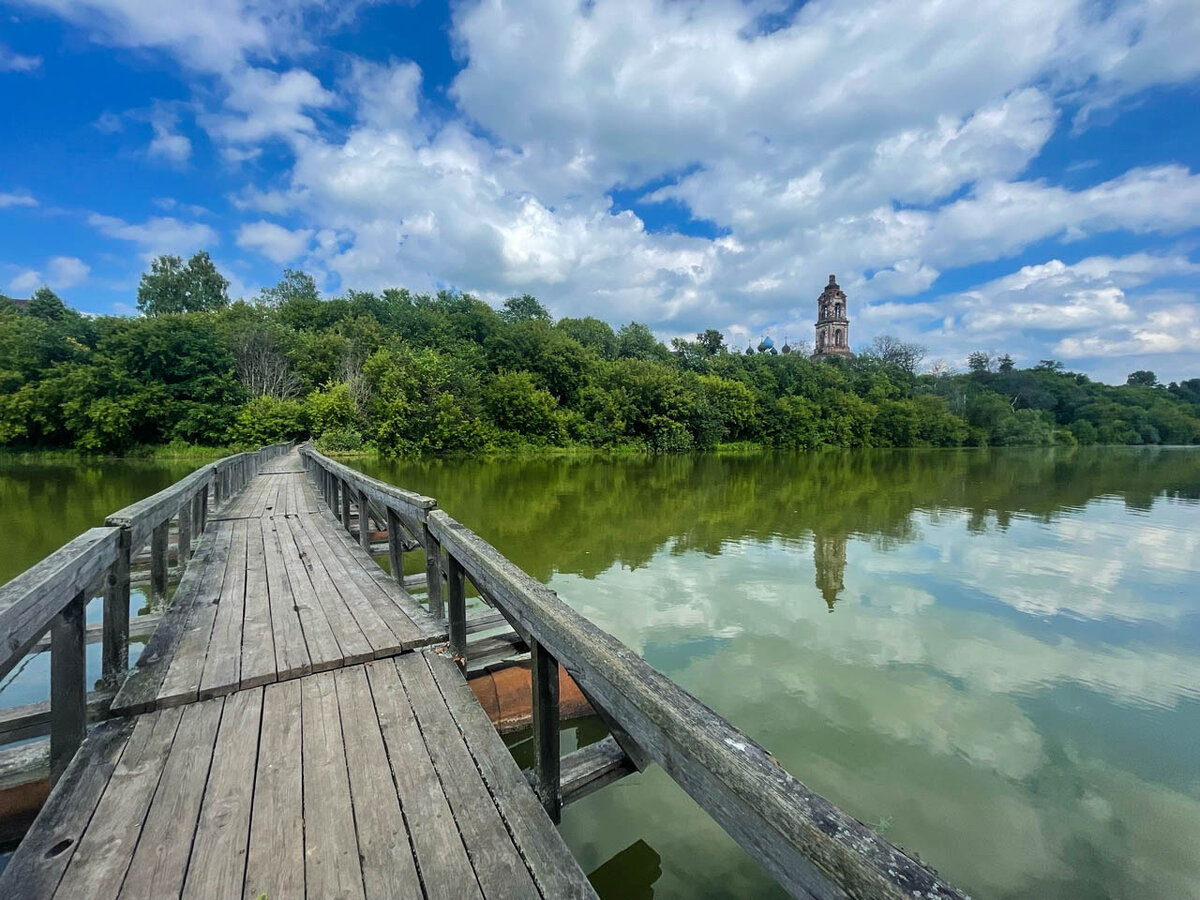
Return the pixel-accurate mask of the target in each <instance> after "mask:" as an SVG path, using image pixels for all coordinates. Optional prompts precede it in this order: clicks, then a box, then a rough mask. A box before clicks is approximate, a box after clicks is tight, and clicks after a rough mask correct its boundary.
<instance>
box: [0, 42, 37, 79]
mask: <svg viewBox="0 0 1200 900" xmlns="http://www.w3.org/2000/svg"><path fill="white" fill-rule="evenodd" d="M41 65H42V58H41V57H40V56H22V55H21V54H20V53H15V52H13V50H11V49H10V48H9V47H6V46H5V45H4V44H0V72H33V71H34V70H36V69H38V68H40V67H41Z"/></svg>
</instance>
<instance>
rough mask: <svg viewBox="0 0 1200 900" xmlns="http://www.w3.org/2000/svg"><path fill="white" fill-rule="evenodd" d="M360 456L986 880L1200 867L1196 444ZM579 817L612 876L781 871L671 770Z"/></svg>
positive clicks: (1190, 883) (631, 883) (800, 773)
mask: <svg viewBox="0 0 1200 900" xmlns="http://www.w3.org/2000/svg"><path fill="white" fill-rule="evenodd" d="M356 464H357V465H358V466H359V467H360V468H362V469H363V470H364V471H366V472H368V473H370V474H372V475H375V476H377V477H380V478H383V479H385V480H387V481H391V482H393V483H396V484H400V485H403V486H404V487H408V488H411V489H414V490H419V491H421V492H423V493H426V494H429V495H431V496H434V497H437V498H438V501H439V504H440V505H441V506H442V507H443V508H445V509H446V510H447V511H448V512H449V513H450V514H451V515H453V516H455V517H456V518H458V519H459V520H461V521H462V522H464V523H466V524H467V525H469V526H470V527H472V528H473V529H475V530H476V531H478V532H479V533H480V534H481V535H483V536H484V537H485V538H487V539H488V540H489V541H491V542H492V543H493V544H495V545H496V546H497V547H498V548H499V549H500V550H501V551H502V552H504V553H505V554H506V555H508V556H509V557H510V558H511V559H512V560H513V561H514V562H516V563H517V564H518V565H520V566H521V567H523V568H524V569H525V570H526V571H528V572H530V573H531V574H533V575H534V576H535V577H537V578H538V579H540V580H542V581H545V582H547V583H548V584H549V585H550V586H551V587H553V588H554V589H555V590H557V591H558V592H559V594H560V595H561V596H562V598H563V599H564V600H565V601H566V602H568V603H570V604H571V605H572V606H574V607H575V608H576V609H578V610H579V611H580V612H582V613H583V614H585V615H587V616H588V617H590V618H591V619H592V620H593V621H595V622H596V623H598V624H599V625H600V626H602V627H603V628H605V629H607V630H608V631H610V632H612V633H613V634H614V635H616V636H617V637H618V638H620V639H621V640H623V641H624V642H626V643H627V644H629V645H630V646H631V647H633V648H634V649H635V650H637V651H638V652H639V653H640V654H642V655H643V656H644V657H645V658H646V659H647V660H648V661H649V662H650V663H651V664H652V665H654V666H655V667H656V668H658V669H660V670H661V671H663V672H664V673H666V674H667V675H669V676H670V677H671V678H673V679H675V680H676V681H677V682H679V683H680V684H682V685H683V686H684V687H685V688H687V689H688V690H689V691H691V692H692V693H694V694H695V695H696V696H698V697H699V698H700V699H702V700H703V701H704V702H706V703H707V704H709V705H710V706H712V707H713V708H714V709H715V710H717V711H718V712H719V713H721V714H722V715H724V716H725V717H727V718H728V719H729V720H731V721H732V722H733V723H734V724H736V725H737V726H739V727H740V728H742V729H744V730H745V731H746V732H748V733H749V734H750V735H751V736H753V737H754V738H755V739H756V740H758V741H759V742H760V743H762V744H763V745H764V746H765V747H766V748H767V749H768V750H770V751H771V752H772V753H773V754H774V755H775V756H776V757H777V758H778V759H779V760H780V761H781V762H782V763H783V765H784V766H785V767H786V768H787V769H788V771H790V772H791V773H793V774H794V775H796V776H797V777H798V778H800V779H801V780H803V781H804V782H806V783H807V784H808V785H809V786H810V787H812V788H813V789H815V790H816V791H818V792H820V793H822V794H824V795H825V796H826V797H828V798H829V799H830V800H832V801H834V802H835V803H837V804H838V805H840V806H842V807H843V808H844V809H846V810H847V811H848V812H850V813H851V814H853V815H855V816H857V817H858V818H859V819H862V820H863V821H864V822H867V823H870V824H873V825H875V826H876V827H877V828H878V830H880V831H881V832H883V833H884V834H885V835H886V836H887V837H888V839H889V840H892V841H893V842H895V843H897V844H900V845H901V846H904V847H906V848H909V849H910V850H915V851H916V852H917V853H919V855H920V856H921V858H922V859H924V860H925V861H927V862H929V863H930V864H932V865H933V866H934V867H935V868H937V869H938V870H940V871H941V872H943V873H944V874H945V875H946V876H948V877H949V878H950V879H952V880H953V881H955V882H956V883H958V884H959V885H960V886H962V887H963V888H964V889H966V890H968V891H970V892H971V893H973V894H975V895H976V896H978V897H1013V898H1017V897H1021V898H1027V897H1056V898H1105V897H1113V898H1135V897H1136V898H1144V897H1189V896H1200V851H1198V850H1197V848H1200V452H1198V451H1196V450H1191V449H1178V450H1175V449H1140V448H1131V449H1125V448H1085V449H1080V450H1078V451H1076V452H1073V453H1072V452H1064V451H1047V450H1011V451H986V450H966V451H922V450H911V451H871V452H861V451H860V452H844V451H825V452H818V453H811V454H802V455H795V454H787V455H769V454H754V455H745V456H743V455H736V456H715V455H708V456H689V457H666V458H658V459H640V458H616V459H611V460H597V459H594V458H582V459H574V458H566V459H551V460H536V461H512V460H505V461H497V462H457V463H441V462H430V463H420V464H413V463H388V462H375V461H371V462H365V461H364V462H359V463H356ZM585 727H588V726H585ZM592 730H593V731H594V727H593V728H592ZM584 739H585V740H587V739H588V738H587V737H586V736H585V737H584ZM522 749H523V748H520V747H518V748H517V750H518V752H521V751H522ZM563 833H564V835H565V836H566V838H567V840H568V842H569V843H570V845H571V847H572V849H573V850H574V852H575V853H576V855H577V856H578V858H579V859H580V861H581V862H582V863H583V866H584V869H585V870H586V871H588V872H594V871H595V870H597V869H601V871H600V873H599V877H598V879H597V880H598V881H600V882H601V886H602V887H603V888H604V889H605V893H606V894H607V895H608V896H611V897H630V896H655V897H681V898H682V897H745V896H756V897H758V896H771V895H773V894H774V893H776V892H777V889H776V888H775V887H774V885H773V883H772V882H771V881H770V880H769V879H768V878H767V877H766V876H764V875H763V874H762V873H761V871H760V870H759V869H758V867H757V866H756V864H755V863H753V862H752V861H751V860H749V858H748V857H746V855H745V854H744V853H742V851H741V850H740V849H739V848H738V847H737V846H736V845H735V844H734V843H733V842H732V841H731V840H729V839H728V838H727V837H726V836H725V835H724V833H723V832H721V830H720V829H719V828H718V827H717V826H715V825H714V824H713V823H712V822H711V821H710V820H709V819H708V818H707V816H706V815H705V814H704V813H702V812H701V811H700V810H699V808H698V807H696V806H695V805H694V804H693V803H692V801H691V800H690V799H689V798H688V797H687V796H686V795H685V794H684V793H683V792H682V791H681V790H680V789H679V788H677V787H676V786H675V785H674V783H673V782H671V780H670V779H669V778H668V777H667V776H666V775H664V774H663V773H662V772H661V771H659V770H657V769H651V770H649V771H647V772H646V773H644V774H642V775H639V776H635V777H632V778H628V779H626V780H624V781H622V782H619V783H618V784H617V785H616V786H613V787H610V788H606V789H604V790H602V791H600V792H598V793H596V794H593V795H592V796H590V797H587V798H585V799H584V800H582V801H580V802H578V803H576V804H574V805H572V806H571V807H569V808H568V809H567V810H566V812H565V815H564V819H563Z"/></svg>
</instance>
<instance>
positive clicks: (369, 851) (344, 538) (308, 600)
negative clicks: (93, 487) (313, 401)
mask: <svg viewBox="0 0 1200 900" xmlns="http://www.w3.org/2000/svg"><path fill="white" fill-rule="evenodd" d="M446 636H447V633H446V628H445V626H444V625H439V624H438V623H437V622H436V621H435V620H434V619H433V618H431V617H430V616H429V615H428V614H427V613H426V612H425V611H424V610H423V608H422V607H421V605H420V604H419V603H418V602H417V601H416V600H414V599H413V598H412V597H411V596H410V595H409V594H408V593H407V592H406V591H405V590H404V589H403V588H402V587H401V586H400V585H399V584H398V583H397V582H396V581H395V580H394V579H393V578H392V577H391V576H389V575H387V574H386V573H385V572H384V571H383V570H382V569H381V568H380V567H379V566H378V565H376V563H375V562H374V561H373V560H372V559H371V558H370V557H369V556H368V555H367V554H366V553H365V552H364V551H363V550H362V549H361V548H360V546H359V545H358V544H357V543H355V542H354V541H353V540H352V539H351V538H350V537H349V536H348V535H347V534H346V533H345V531H344V530H343V529H342V528H341V527H340V525H339V524H338V522H337V520H336V519H335V518H334V517H333V515H332V514H331V513H330V512H329V510H328V509H327V508H326V507H325V506H324V504H323V503H320V502H319V501H318V499H317V497H316V495H315V494H314V492H313V489H312V486H311V484H310V483H309V481H308V479H307V477H306V476H305V474H304V468H303V465H302V464H301V461H300V459H299V455H298V454H297V453H296V452H294V451H293V452H292V453H289V454H286V455H284V456H280V457H278V458H276V459H274V460H271V461H270V462H268V463H267V464H266V465H265V466H263V468H262V469H261V471H260V472H259V474H258V475H257V476H256V477H254V478H252V479H250V481H249V483H248V484H247V485H246V487H245V488H244V489H243V490H241V491H240V492H239V493H237V494H235V495H234V496H233V497H232V498H231V499H229V500H228V502H226V503H225V504H224V506H223V507H222V508H220V509H218V510H216V512H215V513H214V514H213V515H212V517H211V518H210V519H209V520H208V525H207V527H206V528H205V529H204V531H203V533H202V537H201V539H200V541H199V544H198V546H197V549H196V555H195V556H194V557H193V559H192V560H191V562H190V564H189V565H188V567H187V570H186V572H185V575H184V577H183V580H182V581H181V582H180V584H179V586H178V588H177V589H176V592H175V596H174V598H173V601H172V603H171V605H170V607H169V608H168V610H167V611H166V613H165V615H164V616H163V621H162V624H161V625H160V626H159V628H158V630H157V631H156V632H155V634H154V635H153V637H152V638H151V641H150V643H149V644H148V645H147V648H146V650H145V651H144V653H143V655H142V658H141V660H140V661H139V665H138V666H137V667H136V668H135V669H134V671H133V674H132V675H131V676H130V678H129V679H128V680H127V681H126V682H125V685H124V686H123V687H122V689H121V690H120V692H119V693H118V695H117V698H116V700H115V701H114V704H113V711H114V712H116V713H118V714H119V717H118V718H113V719H110V720H108V721H106V722H104V723H102V724H101V725H99V726H98V727H96V728H94V729H93V730H92V732H91V733H90V735H89V736H88V739H87V740H86V741H85V742H84V743H83V745H82V746H81V747H80V749H79V751H78V753H76V755H75V757H74V759H73V760H72V761H71V763H70V765H69V766H68V767H67V769H66V771H65V772H64V774H63V775H62V777H61V779H60V780H59V782H58V784H57V786H56V787H55V789H54V791H53V793H52V794H51V796H50V799H49V801H48V802H47V804H46V806H45V807H44V808H43V810H42V812H41V814H40V815H39V817H38V820H37V822H36V823H35V825H34V827H33V829H32V830H31V831H30V833H29V834H28V835H27V836H26V838H25V840H24V841H23V842H22V843H21V845H20V847H19V848H18V850H17V852H16V853H15V854H14V856H13V858H12V860H11V861H10V863H9V865H8V867H7V869H6V870H5V871H4V873H3V875H2V876H0V897H5V898H9V897H13V898H17V897H39V898H40V897H65V898H76V897H88V898H116V897H155V898H161V897H197V898H209V897H246V898H257V897H260V896H262V895H264V894H265V895H266V897H267V898H269V900H286V898H293V897H294V898H302V897H310V898H331V897H348V898H356V897H361V898H367V897H372V898H373V897H405V898H408V897H421V896H426V897H447V898H451V897H453V898H461V897H479V898H482V897H522V898H524V897H537V896H543V897H554V898H557V897H590V896H594V893H593V892H592V889H591V886H590V884H589V883H588V881H587V878H586V876H585V875H584V874H583V872H582V871H581V870H580V868H579V866H578V864H577V863H576V862H575V860H574V858H573V857H572V856H571V854H570V852H569V850H568V849H567V847H566V845H565V844H564V843H563V841H562V839H561V838H560V837H559V835H558V832H557V830H556V829H555V827H554V825H553V823H552V822H551V819H550V817H549V816H548V815H547V813H546V811H545V810H544V809H543V806H542V804H541V803H540V802H539V800H538V798H537V797H536V796H535V794H534V793H533V791H532V790H531V788H530V787H529V784H528V782H527V781H526V779H525V776H524V775H523V774H522V773H521V771H520V769H519V768H518V767H517V765H516V763H515V761H514V760H513V758H512V756H511V754H510V753H509V751H508V749H507V748H506V747H505V745H504V743H503V741H502V740H501V738H500V737H499V735H498V734H497V732H496V730H495V729H494V728H493V726H492V725H491V723H490V722H489V721H488V718H487V715H486V714H485V713H484V711H483V709H482V708H481V707H480V706H479V704H478V702H477V701H476V700H475V698H474V695H473V694H472V693H471V690H470V688H469V687H468V686H467V683H466V680H465V679H464V677H463V675H462V673H461V671H460V669H459V667H458V666H457V665H455V663H454V662H452V661H451V660H450V659H449V658H448V657H447V656H444V655H442V654H441V653H439V652H437V649H426V648H428V647H430V645H435V644H444V643H445V641H446Z"/></svg>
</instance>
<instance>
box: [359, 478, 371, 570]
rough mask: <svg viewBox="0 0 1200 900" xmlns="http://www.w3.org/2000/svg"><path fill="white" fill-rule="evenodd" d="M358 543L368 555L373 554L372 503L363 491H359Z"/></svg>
mask: <svg viewBox="0 0 1200 900" xmlns="http://www.w3.org/2000/svg"><path fill="white" fill-rule="evenodd" d="M356 499H357V501H358V543H359V545H360V546H361V547H362V548H363V550H364V551H366V554H367V556H370V555H371V513H370V509H371V504H370V503H369V502H368V501H367V495H366V493H364V492H363V491H358V493H357V497H356Z"/></svg>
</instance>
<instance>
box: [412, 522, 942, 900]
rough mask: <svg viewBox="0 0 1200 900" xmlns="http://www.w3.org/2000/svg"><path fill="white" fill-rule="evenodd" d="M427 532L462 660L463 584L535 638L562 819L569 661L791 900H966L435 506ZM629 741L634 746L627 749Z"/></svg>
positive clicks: (546, 785)
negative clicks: (562, 699) (561, 691)
mask: <svg viewBox="0 0 1200 900" xmlns="http://www.w3.org/2000/svg"><path fill="white" fill-rule="evenodd" d="M428 528H429V532H430V534H431V536H432V537H433V538H434V539H435V540H436V541H437V543H438V545H440V547H441V549H442V550H444V551H445V553H446V555H447V562H448V566H447V572H446V581H447V586H446V589H447V591H448V595H447V597H446V602H447V605H448V607H449V609H450V648H451V651H452V652H453V653H454V654H455V655H456V657H460V656H465V653H466V642H465V630H464V628H463V626H464V625H465V606H464V602H463V594H464V586H463V577H464V575H465V576H466V577H468V578H470V580H471V582H472V583H473V584H474V585H475V587H476V588H477V589H478V590H479V592H480V593H481V594H482V595H483V596H484V598H485V599H487V600H488V601H490V602H492V603H493V604H495V605H496V606H497V607H498V608H499V609H500V610H501V611H502V612H503V613H504V614H505V615H506V617H508V618H509V619H510V620H512V621H513V624H514V625H515V626H517V628H518V631H524V632H525V633H527V634H528V636H529V644H530V648H531V651H532V657H533V681H534V684H533V690H534V720H535V721H534V731H535V759H536V764H535V779H534V780H535V782H536V786H537V788H538V792H539V794H540V795H541V797H542V801H543V803H544V804H547V807H548V809H547V811H548V812H550V813H551V815H552V816H554V817H555V818H557V814H558V807H559V804H560V798H559V790H560V782H559V768H558V767H559V762H560V757H559V752H558V735H557V730H558V716H557V686H558V673H557V668H558V665H560V664H561V665H562V666H563V667H564V668H565V669H566V670H567V672H568V673H569V674H570V675H571V677H572V678H573V679H574V680H575V682H576V684H578V685H579V687H580V689H581V690H582V691H583V692H584V694H585V695H586V696H587V697H588V698H589V700H590V701H591V702H592V706H593V708H595V709H596V710H597V712H598V713H600V714H601V715H602V717H604V718H605V719H606V720H608V721H610V723H611V724H613V725H615V726H616V728H615V729H614V737H616V738H617V741H618V743H622V745H623V746H626V747H627V750H628V749H633V750H634V753H639V754H644V756H645V757H646V758H647V759H648V760H650V761H653V762H657V763H658V764H659V765H661V766H662V767H663V768H664V769H665V770H666V771H667V773H668V774H669V775H670V776H671V777H672V778H673V779H674V780H675V781H676V782H677V783H678V784H679V785H680V786H681V787H682V788H683V789H684V790H685V791H687V792H688V794H690V795H691V796H692V798H693V799H694V800H695V801H696V802H697V803H699V804H700V806H701V807H703V808H704V809H705V810H706V811H707V812H708V813H709V814H710V815H711V816H712V817H713V818H714V819H715V820H716V821H717V822H718V823H719V824H720V825H721V826H722V827H723V828H724V829H725V830H726V831H727V832H728V833H729V834H730V836H731V837H733V838H734V840H736V841H737V842H738V843H739V844H741V845H742V847H743V848H744V849H745V850H746V851H747V852H749V853H750V855H751V856H753V857H755V858H756V859H757V860H758V861H759V862H760V863H761V864H762V865H763V866H764V867H765V868H766V869H767V870H768V871H769V872H770V873H771V874H772V875H774V876H775V878H776V879H777V880H778V881H779V883H780V884H781V885H782V886H783V887H784V888H786V889H787V890H788V891H790V892H791V893H792V894H793V895H795V896H799V897H817V898H835V897H837V898H841V897H847V896H849V897H862V898H866V897H871V898H877V897H887V898H897V900H898V898H901V897H906V898H907V897H914V896H919V897H926V898H961V897H964V896H965V895H963V894H962V893H961V892H960V891H958V890H957V889H956V888H954V887H952V886H951V885H949V884H947V883H946V882H944V881H943V880H942V879H941V878H940V877H939V876H938V875H937V873H935V872H933V871H932V870H930V869H928V868H926V867H925V866H923V865H922V864H921V863H919V862H917V861H916V860H914V859H912V858H911V857H909V856H908V855H906V854H905V853H904V852H903V851H901V850H900V849H898V848H897V847H894V846H893V845H892V844H890V843H889V842H888V841H886V840H884V839H883V838H882V837H880V836H879V835H878V834H876V833H875V832H874V831H872V830H871V829H870V828H868V827H867V826H866V825H864V824H863V823H861V822H859V821H858V820H857V819H855V818H853V817H852V816H849V815H847V814H846V813H844V812H842V811H841V810H839V809H838V808H837V807H835V806H834V805H833V804H832V803H830V802H829V801H828V800H825V799H824V798H823V797H820V796H819V795H817V794H815V793H814V792H813V791H811V790H810V789H809V788H808V787H806V786H805V785H804V784H803V783H802V782H800V781H798V780H797V779H796V778H794V777H793V776H791V775H790V774H788V773H787V772H786V771H785V770H784V769H783V768H782V767H781V766H780V765H779V763H778V762H777V761H776V760H775V758H774V757H773V756H771V754H769V753H768V752H767V751H766V750H765V749H763V748H762V747H761V746H759V745H758V744H757V743H756V742H755V741H754V740H753V739H751V738H750V737H749V736H748V735H746V734H745V733H744V732H742V731H740V730H739V729H737V728H735V727H734V726H733V725H732V724H730V723H729V722H728V721H726V720H725V719H724V718H722V717H721V716H719V715H717V714H716V713H715V712H713V711H712V710H711V709H709V708H708V707H707V706H705V705H704V704H703V703H702V702H700V701H699V700H698V699H696V698H695V697H694V696H692V695H691V694H689V693H688V692H687V691H685V690H684V689H683V688H681V687H680V686H679V685H677V684H676V683H675V682H673V681H671V680H670V679H669V678H667V677H666V676H665V675H663V674H662V673H660V672H659V671H657V670H656V669H654V668H653V667H652V666H651V665H650V664H649V663H647V662H646V661H645V660H644V659H642V658H641V657H640V656H638V654H637V653H635V652H634V651H633V650H632V649H630V648H629V647H627V646H626V645H625V644H623V643H621V642H620V641H619V640H617V639H616V638H615V637H613V636H612V635H610V634H609V633H608V632H606V631H604V630H602V629H601V628H599V627H598V626H596V625H595V624H594V623H592V622H591V621H589V620H588V619H587V618H585V617H584V616H582V615H580V614H579V613H578V612H576V611H575V610H574V609H572V608H571V607H570V606H568V605H567V604H565V603H563V602H562V601H561V600H560V599H559V597H558V595H557V594H556V593H555V592H554V591H552V590H550V589H549V588H547V587H546V586H545V585H543V584H541V583H540V582H538V581H537V580H535V579H534V578H533V577H532V576H530V575H528V574H526V573H525V572H524V571H522V570H521V569H519V568H518V567H517V566H516V565H514V564H513V563H512V562H510V561H509V560H508V559H506V558H505V557H504V556H503V555H502V554H501V553H500V552H499V551H498V550H496V549H495V548H494V547H493V546H492V545H491V544H489V543H487V542H486V541H485V540H483V539H482V538H480V537H479V536H478V535H476V534H475V533H474V532H473V531H471V530H470V529H468V528H467V527H466V526H465V525H462V524H461V523H459V522H457V521H455V520H454V519H452V518H451V517H450V516H448V515H447V514H446V513H445V512H444V511H442V510H437V509H434V510H431V511H430V512H429V514H428ZM456 619H460V621H458V622H456V621H455V620H456ZM456 631H457V632H458V635H456ZM464 661H465V660H464ZM539 707H541V710H540V711H541V723H540V727H539ZM623 739H624V740H623ZM630 740H632V743H633V745H634V747H632V748H629V747H628V746H627V745H628V742H629V741H630ZM631 755H632V754H631ZM635 758H636V757H635ZM639 767H640V766H639Z"/></svg>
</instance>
